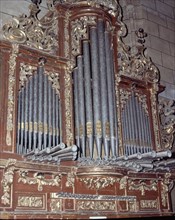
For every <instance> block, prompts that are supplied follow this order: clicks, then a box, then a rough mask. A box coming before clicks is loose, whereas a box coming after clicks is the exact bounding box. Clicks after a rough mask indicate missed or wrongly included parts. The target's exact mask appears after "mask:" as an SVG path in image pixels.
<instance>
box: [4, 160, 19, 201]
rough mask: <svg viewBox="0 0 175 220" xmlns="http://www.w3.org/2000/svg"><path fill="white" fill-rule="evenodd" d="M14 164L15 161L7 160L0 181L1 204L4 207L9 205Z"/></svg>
mask: <svg viewBox="0 0 175 220" xmlns="http://www.w3.org/2000/svg"><path fill="white" fill-rule="evenodd" d="M15 163H16V160H15V159H9V160H8V161H7V164H6V166H5V168H4V174H3V177H2V181H1V184H2V192H3V195H2V196H1V202H2V204H4V205H10V203H11V186H12V184H13V176H14V170H15Z"/></svg>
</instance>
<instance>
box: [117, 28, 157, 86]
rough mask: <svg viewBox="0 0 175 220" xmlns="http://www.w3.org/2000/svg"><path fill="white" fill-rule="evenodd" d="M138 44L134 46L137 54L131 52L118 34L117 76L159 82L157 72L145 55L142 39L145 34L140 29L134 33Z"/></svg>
mask: <svg viewBox="0 0 175 220" xmlns="http://www.w3.org/2000/svg"><path fill="white" fill-rule="evenodd" d="M136 35H137V37H138V42H139V44H138V45H137V46H136V50H137V52H134V53H133V52H132V51H131V50H130V48H129V47H128V46H126V45H125V44H124V43H123V41H122V37H121V36H120V33H119V34H118V46H119V53H118V62H119V74H120V75H125V76H128V77H131V78H136V79H139V80H143V81H146V82H149V83H158V82H159V78H160V76H159V71H158V69H157V67H156V66H155V65H154V63H153V62H152V60H151V58H150V57H147V56H146V55H145V50H146V48H145V46H144V44H143V43H144V42H145V41H144V40H143V39H144V37H146V36H147V34H146V33H145V32H144V30H143V29H142V28H140V29H139V30H138V31H136Z"/></svg>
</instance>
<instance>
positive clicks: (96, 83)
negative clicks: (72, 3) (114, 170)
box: [90, 27, 102, 158]
mask: <svg viewBox="0 0 175 220" xmlns="http://www.w3.org/2000/svg"><path fill="white" fill-rule="evenodd" d="M90 41H91V66H92V89H93V112H94V132H95V141H96V147H97V154H98V157H99V158H101V156H102V130H101V129H102V128H101V110H100V109H101V99H100V97H101V95H100V80H99V79H100V74H99V54H98V36H97V28H96V27H91V28H90Z"/></svg>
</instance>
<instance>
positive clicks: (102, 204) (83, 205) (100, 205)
mask: <svg viewBox="0 0 175 220" xmlns="http://www.w3.org/2000/svg"><path fill="white" fill-rule="evenodd" d="M115 208H116V204H115V201H111V202H109V201H88V200H85V201H78V202H77V209H78V210H93V211H103V210H106V211H114V210H115Z"/></svg>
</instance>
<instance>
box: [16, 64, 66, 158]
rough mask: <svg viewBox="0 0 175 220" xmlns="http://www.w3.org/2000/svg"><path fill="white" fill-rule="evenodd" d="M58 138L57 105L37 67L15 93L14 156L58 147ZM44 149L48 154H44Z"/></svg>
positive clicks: (50, 87)
mask: <svg viewBox="0 0 175 220" xmlns="http://www.w3.org/2000/svg"><path fill="white" fill-rule="evenodd" d="M61 142H62V137H61V105H60V101H59V96H58V94H56V90H55V89H54V88H53V87H52V82H51V81H50V80H49V78H48V76H47V75H45V73H44V66H43V64H41V63H40V65H39V67H38V68H37V72H36V73H35V74H34V75H33V76H30V78H29V79H28V80H27V81H26V82H25V85H24V86H23V87H22V88H21V90H20V91H19V96H18V131H17V152H18V153H19V154H24V155H25V154H26V155H28V156H30V155H34V154H35V153H36V154H38V153H37V152H38V151H39V152H40V154H41V153H42V152H44V151H45V154H47V151H49V152H50V151H51V150H49V149H50V148H51V149H53V148H54V150H58V151H59V150H61V148H60V147H56V148H55V146H58V145H59V144H60V143H61ZM46 149H48V150H46Z"/></svg>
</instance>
